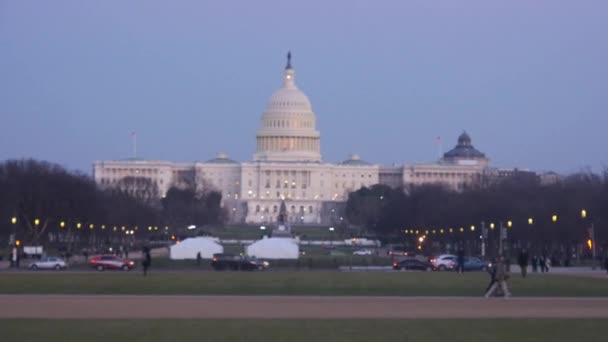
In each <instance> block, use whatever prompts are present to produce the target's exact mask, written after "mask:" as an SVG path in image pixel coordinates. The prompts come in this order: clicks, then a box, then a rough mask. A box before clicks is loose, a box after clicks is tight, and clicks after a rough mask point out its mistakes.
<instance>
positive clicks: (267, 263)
mask: <svg viewBox="0 0 608 342" xmlns="http://www.w3.org/2000/svg"><path fill="white" fill-rule="evenodd" d="M262 265H264V267H268V266H269V265H270V263H269V262H268V261H264V262H262Z"/></svg>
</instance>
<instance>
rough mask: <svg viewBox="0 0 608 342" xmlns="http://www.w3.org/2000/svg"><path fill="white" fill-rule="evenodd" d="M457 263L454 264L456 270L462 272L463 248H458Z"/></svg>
mask: <svg viewBox="0 0 608 342" xmlns="http://www.w3.org/2000/svg"><path fill="white" fill-rule="evenodd" d="M456 261H457V262H458V265H457V266H456V270H457V271H458V273H464V249H462V248H461V249H459V250H458V256H457V260H456Z"/></svg>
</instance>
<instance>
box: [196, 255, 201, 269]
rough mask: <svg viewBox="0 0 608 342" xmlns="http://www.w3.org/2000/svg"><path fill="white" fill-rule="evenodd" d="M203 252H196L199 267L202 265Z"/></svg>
mask: <svg viewBox="0 0 608 342" xmlns="http://www.w3.org/2000/svg"><path fill="white" fill-rule="evenodd" d="M201 259H202V257H201V252H198V253H196V264H197V265H198V267H201Z"/></svg>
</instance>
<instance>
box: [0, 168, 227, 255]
mask: <svg viewBox="0 0 608 342" xmlns="http://www.w3.org/2000/svg"><path fill="white" fill-rule="evenodd" d="M224 217H225V214H224V212H223V208H221V194H220V193H218V192H214V191H209V192H201V191H197V190H196V189H194V187H192V186H191V187H184V188H171V189H169V191H168V192H167V193H166V194H165V196H164V197H162V198H161V196H160V194H159V193H158V188H157V187H156V185H155V184H154V183H153V182H151V181H150V180H148V179H145V178H138V177H127V178H124V179H122V180H121V181H120V184H118V186H116V187H112V188H109V187H108V188H104V187H99V186H97V184H95V181H94V180H93V179H92V178H91V177H90V176H89V175H86V174H83V173H80V172H71V171H68V170H66V169H65V168H63V167H62V166H60V165H57V164H53V163H49V162H45V161H38V160H31V159H30V160H7V161H4V162H1V163H0V241H3V242H2V244H3V245H5V246H6V242H7V241H8V240H9V238H10V237H13V238H17V239H20V240H23V243H32V244H44V243H48V242H57V243H59V244H66V243H68V244H72V243H76V244H78V243H80V244H104V243H105V244H107V243H112V242H113V241H123V240H124V239H125V238H128V236H127V235H129V234H128V233H127V231H134V232H133V234H134V235H136V236H138V238H142V237H143V238H145V239H150V238H153V239H162V238H168V237H169V236H171V235H177V234H183V233H184V230H185V227H186V226H188V225H197V226H204V225H208V224H217V223H221V222H222V221H223V219H224Z"/></svg>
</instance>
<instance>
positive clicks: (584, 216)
mask: <svg viewBox="0 0 608 342" xmlns="http://www.w3.org/2000/svg"><path fill="white" fill-rule="evenodd" d="M581 218H587V210H585V209H583V210H581Z"/></svg>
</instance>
